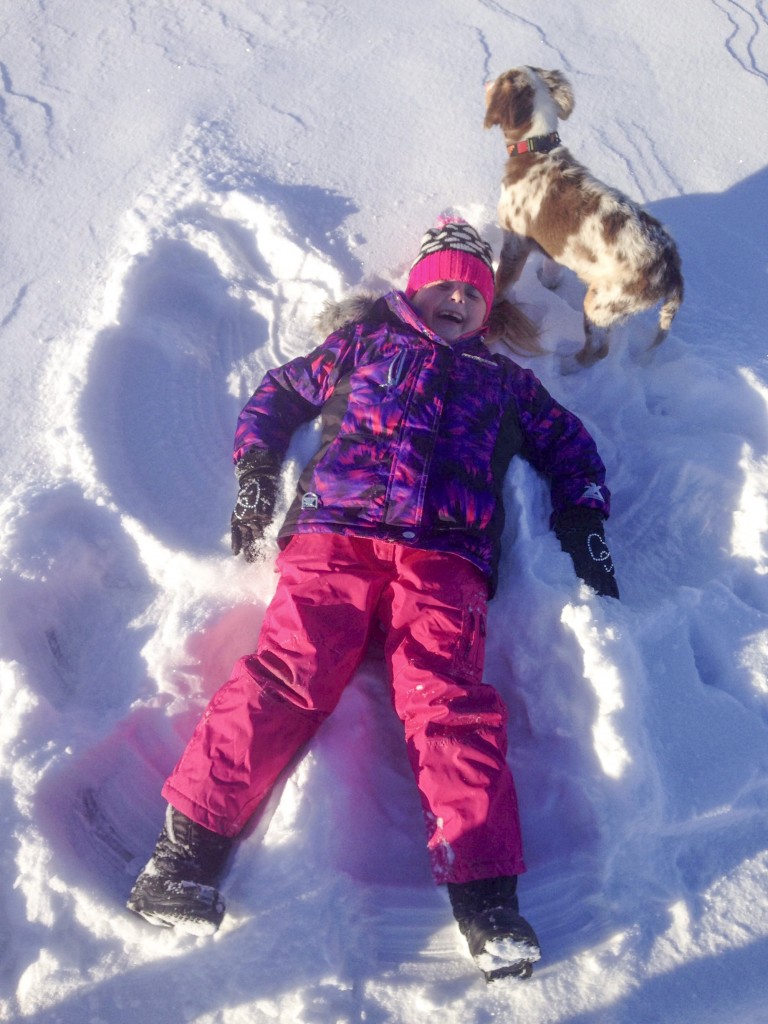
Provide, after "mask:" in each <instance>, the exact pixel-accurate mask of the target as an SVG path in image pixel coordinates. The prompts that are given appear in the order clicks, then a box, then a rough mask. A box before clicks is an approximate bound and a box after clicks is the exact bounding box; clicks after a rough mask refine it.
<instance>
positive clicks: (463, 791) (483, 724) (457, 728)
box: [383, 545, 525, 882]
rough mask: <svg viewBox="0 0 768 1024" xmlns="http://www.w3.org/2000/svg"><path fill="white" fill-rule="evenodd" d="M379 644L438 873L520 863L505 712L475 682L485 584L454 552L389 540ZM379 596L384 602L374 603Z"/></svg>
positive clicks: (481, 874) (478, 871) (480, 872)
mask: <svg viewBox="0 0 768 1024" xmlns="http://www.w3.org/2000/svg"><path fill="white" fill-rule="evenodd" d="M397 568H398V574H397V577H396V579H395V581H394V582H393V583H392V584H391V588H390V590H389V591H388V593H387V600H386V610H387V618H388V619H389V621H388V623H387V624H388V625H390V627H391V628H390V631H389V638H388V642H387V647H386V654H387V661H388V664H389V669H390V673H391V684H392V688H393V696H394V702H395V708H396V710H397V713H398V715H399V716H400V718H401V719H402V720H403V722H404V724H405V735H406V741H407V745H408V752H409V757H410V760H411V764H412V767H413V771H414V774H415V776H416V780H417V784H418V787H419V791H420V793H421V798H422V804H423V807H424V811H425V815H426V819H427V830H428V837H429V838H428V846H429V851H430V855H431V858H432V868H433V872H434V875H435V878H436V880H437V881H438V882H468V881H473V880H475V879H481V878H492V877H495V876H501V875H518V874H520V873H521V872H523V871H524V870H525V865H524V862H523V855H522V843H521V836H520V822H519V816H518V808H517V797H516V794H515V787H514V782H513V779H512V774H511V772H510V769H509V767H508V766H507V763H506V748H507V739H506V721H507V712H506V708H505V706H504V704H503V701H502V699H501V697H500V696H499V694H498V693H497V692H496V690H494V689H493V687H491V686H488V685H485V684H483V682H482V672H483V660H484V654H485V623H486V601H487V587H486V584H485V581H484V579H483V577H482V575H481V574H480V573H479V571H478V570H477V569H476V568H475V567H474V566H473V565H472V564H471V563H470V562H468V561H466V560H465V559H462V558H460V557H458V556H456V555H441V554H438V553H435V552H426V551H420V550H418V549H408V548H404V547H401V546H399V545H398V566H397ZM383 604H384V602H383Z"/></svg>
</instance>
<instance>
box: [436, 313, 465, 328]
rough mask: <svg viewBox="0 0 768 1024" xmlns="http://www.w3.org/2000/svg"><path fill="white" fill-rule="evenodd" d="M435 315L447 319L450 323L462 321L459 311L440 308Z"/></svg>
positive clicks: (460, 322)
mask: <svg viewBox="0 0 768 1024" xmlns="http://www.w3.org/2000/svg"><path fill="white" fill-rule="evenodd" d="M437 316H438V319H440V320H448V321H449V322H450V323H453V324H459V325H461V324H463V323H464V317H463V316H462V315H461V314H460V313H455V312H454V311H453V310H451V309H445V310H442V311H441V312H440V313H438V314H437Z"/></svg>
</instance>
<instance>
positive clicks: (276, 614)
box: [163, 534, 386, 836]
mask: <svg viewBox="0 0 768 1024" xmlns="http://www.w3.org/2000/svg"><path fill="white" fill-rule="evenodd" d="M369 550H370V542H368V541H365V540H359V539H356V538H352V537H342V536H336V535H333V534H316V535H315V534H312V535H298V536H295V537H294V538H293V539H292V540H291V542H290V544H289V546H288V547H287V548H286V550H285V551H284V552H283V553H282V554H281V555H280V556H279V559H278V566H279V569H280V574H281V575H280V582H279V583H278V587H277V591H276V593H275V596H274V598H273V600H272V602H271V603H270V606H269V608H268V609H267V613H266V615H265V618H264V623H263V626H262V630H261V633H260V636H259V641H258V646H257V649H256V651H255V653H254V654H251V655H248V656H247V657H244V658H241V659H240V661H238V662H237V664H236V665H235V668H234V671H233V674H232V677H231V679H230V680H229V681H228V682H227V683H225V684H224V685H223V686H222V687H221V689H220V690H219V691H218V692H217V693H216V694H215V695H214V696H213V698H212V700H211V702H210V704H209V705H208V707H207V709H206V711H205V713H204V714H203V717H202V719H201V721H200V723H199V725H198V726H197V729H196V730H195V732H194V734H193V736H192V739H191V740H190V742H189V744H188V746H187V748H186V750H185V751H184V753H183V755H182V757H181V759H180V761H179V763H178V764H177V765H176V768H175V769H174V771H173V773H172V774H171V776H170V778H169V779H168V780H167V782H166V784H165V786H164V788H163V795H164V796H165V798H166V799H167V800H168V802H169V803H170V804H172V805H173V806H174V807H175V808H177V809H178V810H180V811H182V812H183V813H184V814H185V815H187V817H189V818H191V819H192V820H193V821H195V822H196V823H197V824H199V825H203V826H204V827H205V828H207V829H210V830H211V831H213V832H216V833H219V834H220V835H225V836H235V835H237V833H238V832H240V831H241V829H242V828H243V827H244V825H245V824H246V822H247V821H248V819H249V818H250V817H251V815H252V814H253V813H254V811H255V810H256V809H257V807H258V806H259V804H260V803H261V802H262V801H263V800H264V798H265V797H266V796H267V795H268V793H269V791H270V789H271V788H272V786H273V785H274V783H275V781H276V780H277V778H278V776H279V775H280V773H281V772H282V771H283V770H284V769H285V768H286V767H287V766H288V765H289V764H290V763H291V761H292V760H293V759H294V758H295V756H296V755H297V754H298V752H299V751H300V750H301V748H302V747H303V746H304V745H305V744H306V742H307V741H308V740H309V739H310V738H311V737H312V736H313V735H314V733H315V731H316V730H317V729H318V727H319V726H320V724H321V723H322V722H323V721H324V719H325V718H326V717H327V716H328V715H329V714H330V713H331V711H333V709H334V708H335V706H336V704H337V702H338V700H339V698H340V696H341V693H342V691H343V690H344V688H345V686H346V685H347V683H348V682H349V680H350V678H351V677H352V675H353V674H354V672H355V670H356V668H357V667H358V665H359V663H360V661H361V659H362V657H363V655H364V653H365V649H366V646H367V642H368V635H369V630H370V624H371V618H372V612H373V609H374V608H375V607H376V604H377V602H378V598H379V594H380V592H381V590H382V588H383V587H384V586H385V585H386V578H385V577H382V576H381V574H380V572H379V571H378V568H377V565H376V563H375V560H373V559H371V558H370V557H369Z"/></svg>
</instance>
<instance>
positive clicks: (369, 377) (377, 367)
mask: <svg viewBox="0 0 768 1024" xmlns="http://www.w3.org/2000/svg"><path fill="white" fill-rule="evenodd" d="M409 362H410V360H409V358H408V353H407V352H406V350H405V349H404V348H403V349H398V350H397V351H394V352H393V353H392V354H391V355H390V356H387V357H386V358H383V359H379V360H377V361H376V362H375V363H367V364H365V365H363V366H358V367H357V368H356V369H355V371H354V373H353V374H352V376H351V378H350V394H351V399H352V402H353V403H359V404H363V405H369V404H375V405H378V404H380V403H381V402H382V401H384V400H386V399H387V398H391V397H392V396H393V395H394V394H395V392H396V391H397V390H398V388H399V387H400V385H401V384H402V382H403V380H404V378H405V375H406V373H407V371H408V364H409Z"/></svg>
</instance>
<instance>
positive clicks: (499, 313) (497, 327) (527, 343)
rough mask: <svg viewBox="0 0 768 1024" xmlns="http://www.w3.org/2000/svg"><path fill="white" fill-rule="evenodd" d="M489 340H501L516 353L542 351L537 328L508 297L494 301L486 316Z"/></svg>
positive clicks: (539, 352)
mask: <svg viewBox="0 0 768 1024" xmlns="http://www.w3.org/2000/svg"><path fill="white" fill-rule="evenodd" d="M487 340H488V341H489V342H493V341H503V342H504V344H505V345H506V346H507V348H509V349H511V350H512V351H513V352H516V353H517V354H518V355H530V356H536V355H541V353H542V352H543V351H544V350H543V349H542V347H541V343H540V339H539V328H538V327H537V326H536V324H535V323H534V322H533V320H531V319H530V318H529V317H527V316H526V315H525V313H524V312H523V311H522V309H520V307H519V306H518V305H516V304H515V303H513V302H510V301H509V299H501V300H500V301H498V302H494V304H493V306H492V307H491V315H490V317H489V318H488V338H487Z"/></svg>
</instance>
